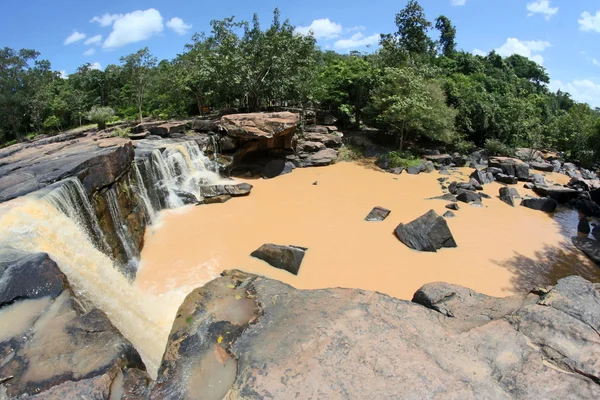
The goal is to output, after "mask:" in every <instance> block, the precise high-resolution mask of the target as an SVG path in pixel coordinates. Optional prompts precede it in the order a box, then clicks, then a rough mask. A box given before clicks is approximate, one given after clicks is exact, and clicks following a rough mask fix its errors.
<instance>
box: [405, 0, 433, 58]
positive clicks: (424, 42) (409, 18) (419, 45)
mask: <svg viewBox="0 0 600 400" xmlns="http://www.w3.org/2000/svg"><path fill="white" fill-rule="evenodd" d="M396 26H397V27H398V31H397V32H396V36H397V38H398V44H399V45H400V47H403V48H404V49H406V51H407V52H408V53H409V54H410V55H424V54H426V53H428V52H429V51H430V50H431V48H432V47H433V42H432V41H431V39H430V38H429V36H428V35H427V32H428V31H429V29H430V28H431V22H429V21H428V20H427V18H425V11H424V10H423V8H422V7H421V5H420V4H419V3H418V2H417V1H416V0H410V1H409V2H408V4H406V7H404V9H403V10H402V11H400V12H399V13H398V14H396Z"/></svg>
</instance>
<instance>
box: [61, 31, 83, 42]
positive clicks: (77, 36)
mask: <svg viewBox="0 0 600 400" xmlns="http://www.w3.org/2000/svg"><path fill="white" fill-rule="evenodd" d="M83 39H85V33H81V32H77V31H73V33H71V34H70V35H69V36H68V37H67V38H66V39H65V45H67V44H71V43H77V42H79V41H81V40H83Z"/></svg>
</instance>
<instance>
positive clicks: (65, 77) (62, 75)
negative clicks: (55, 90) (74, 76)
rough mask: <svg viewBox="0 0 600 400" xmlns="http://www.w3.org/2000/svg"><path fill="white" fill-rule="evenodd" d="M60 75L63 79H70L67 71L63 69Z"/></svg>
mask: <svg viewBox="0 0 600 400" xmlns="http://www.w3.org/2000/svg"><path fill="white" fill-rule="evenodd" d="M58 73H59V74H60V78H61V79H67V78H68V77H69V75H67V71H65V70H64V69H61V70H60V71H58Z"/></svg>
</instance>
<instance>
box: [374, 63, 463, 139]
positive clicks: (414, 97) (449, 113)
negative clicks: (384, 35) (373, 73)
mask: <svg viewBox="0 0 600 400" xmlns="http://www.w3.org/2000/svg"><path fill="white" fill-rule="evenodd" d="M372 102H373V104H372V107H373V108H372V111H371V112H372V114H373V115H374V118H375V121H376V122H377V123H378V124H379V125H380V126H381V127H382V128H384V129H386V130H387V131H388V132H390V133H391V134H393V135H395V137H396V144H397V146H398V148H399V149H400V150H402V149H403V148H404V146H405V145H406V144H407V142H408V140H409V139H410V138H418V137H427V138H429V139H432V140H436V141H440V142H444V143H449V142H451V141H452V140H453V139H455V138H456V135H455V131H454V118H455V117H456V111H455V110H454V109H452V108H451V107H448V106H447V105H446V97H445V95H444V93H443V91H442V89H441V87H440V85H439V84H438V83H437V82H436V81H434V80H428V79H424V78H423V77H422V76H421V75H420V74H418V73H416V71H415V70H414V69H412V68H387V69H386V70H385V71H384V74H383V79H382V81H381V83H380V85H379V86H378V87H377V88H376V89H375V91H374V93H373V99H372Z"/></svg>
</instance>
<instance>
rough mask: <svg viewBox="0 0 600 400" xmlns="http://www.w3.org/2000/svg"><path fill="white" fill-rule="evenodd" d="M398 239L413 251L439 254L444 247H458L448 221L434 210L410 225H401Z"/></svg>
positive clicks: (398, 229)
mask: <svg viewBox="0 0 600 400" xmlns="http://www.w3.org/2000/svg"><path fill="white" fill-rule="evenodd" d="M394 232H395V234H396V237H397V238H398V239H399V240H400V241H401V242H402V243H404V244H405V245H406V246H408V247H410V248H411V249H413V250H418V251H426V252H437V251H438V250H439V249H441V248H442V247H457V246H456V242H455V241H454V237H453V236H452V233H451V232H450V228H448V224H447V223H446V220H445V219H444V218H442V217H440V216H439V215H438V214H437V213H436V212H435V211H434V210H430V211H429V212H427V213H426V214H424V215H422V216H420V217H419V218H417V219H415V220H414V221H412V222H410V223H408V224H400V225H398V227H397V228H396V230H395V231H394Z"/></svg>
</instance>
